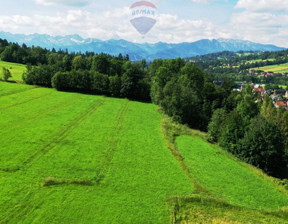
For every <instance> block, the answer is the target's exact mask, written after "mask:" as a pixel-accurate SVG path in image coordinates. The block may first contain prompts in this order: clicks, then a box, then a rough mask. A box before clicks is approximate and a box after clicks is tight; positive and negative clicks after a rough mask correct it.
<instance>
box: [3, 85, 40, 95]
mask: <svg viewBox="0 0 288 224" xmlns="http://www.w3.org/2000/svg"><path fill="white" fill-rule="evenodd" d="M19 85H20V84H19ZM37 88H39V87H38V86H33V87H31V88H28V89H21V90H17V91H13V92H9V93H4V94H0V97H4V96H10V95H14V94H17V93H23V92H26V91H29V90H33V89H37Z"/></svg>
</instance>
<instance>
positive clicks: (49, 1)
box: [35, 0, 90, 6]
mask: <svg viewBox="0 0 288 224" xmlns="http://www.w3.org/2000/svg"><path fill="white" fill-rule="evenodd" d="M89 1H90V0H35V2H36V3H38V4H39V5H45V6H50V5H57V4H62V5H69V6H84V5H87V4H88V3H89Z"/></svg>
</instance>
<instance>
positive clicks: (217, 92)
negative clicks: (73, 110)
mask: <svg viewBox="0 0 288 224" xmlns="http://www.w3.org/2000/svg"><path fill="white" fill-rule="evenodd" d="M279 54H281V52H280V53H279ZM286 54H287V52H286ZM0 57H1V59H2V60H3V61H8V62H17V63H23V64H27V71H26V72H25V73H24V74H23V80H24V82H25V83H26V84H30V85H38V86H44V87H53V88H55V89H57V90H59V91H71V92H81V93H88V94H97V95H105V96H112V97H120V98H128V99H131V100H138V101H144V102H152V103H154V104H157V105H159V106H160V107H161V109H162V110H163V112H164V113H166V114H167V115H169V116H170V117H172V118H173V119H174V120H175V121H177V122H179V123H182V124H187V125H188V126H189V127H191V128H193V129H198V130H201V131H206V132H208V134H207V136H208V137H207V138H208V140H209V141H210V142H212V143H219V145H220V146H222V147H223V148H224V149H225V150H227V151H228V152H230V153H232V154H234V155H236V156H237V157H238V158H240V159H241V160H243V161H245V162H248V163H250V164H252V165H254V166H256V167H259V168H261V169H262V170H263V171H264V172H266V173H267V174H269V175H272V176H275V177H279V178H288V176H287V173H288V172H287V164H288V159H287V149H288V111H287V110H285V109H284V108H281V107H280V108H279V109H277V110H276V108H275V107H274V105H273V103H272V101H271V99H270V98H269V97H268V96H267V97H262V96H261V95H260V94H259V93H256V92H255V91H254V90H253V87H252V86H251V85H249V84H247V85H246V86H245V88H244V90H243V91H241V92H236V91H233V86H234V83H233V78H232V79H223V82H222V84H221V85H220V86H219V85H215V84H214V83H213V80H214V79H215V77H217V76H219V74H220V75H222V76H221V77H222V78H223V77H224V76H223V74H225V73H223V69H222V70H219V71H218V70H215V69H214V72H215V74H211V70H210V71H208V72H207V68H210V67H211V65H209V63H215V62H209V61H208V62H201V61H198V62H194V61H192V62H191V61H187V60H184V59H180V58H177V59H168V60H162V59H156V60H154V61H152V62H149V63H148V62H146V61H145V60H142V61H139V62H135V63H132V62H131V61H130V60H129V56H128V55H126V56H123V55H122V54H119V55H118V56H111V55H106V54H95V53H93V52H85V53H79V52H78V53H75V52H72V53H69V52H68V51H63V50H59V51H56V50H55V49H53V50H51V51H50V50H47V49H42V48H40V47H34V46H32V47H27V46H26V45H25V44H23V45H22V46H20V45H18V44H17V43H8V41H7V40H0ZM251 57H252V58H253V56H251ZM258 57H259V55H258ZM263 57H264V56H263ZM229 60H236V59H229ZM237 60H238V59H237ZM285 60H286V59H285ZM205 63H206V64H205ZM207 63H208V64H207ZM207 66H208V67H207ZM240 67H241V65H240ZM218 72H219V73H218ZM238 73H239V72H238ZM286 84H287V83H286Z"/></svg>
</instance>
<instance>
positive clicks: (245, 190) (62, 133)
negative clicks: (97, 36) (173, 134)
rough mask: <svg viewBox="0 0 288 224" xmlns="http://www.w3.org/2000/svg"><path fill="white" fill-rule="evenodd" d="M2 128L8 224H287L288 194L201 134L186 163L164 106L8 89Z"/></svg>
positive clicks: (189, 142) (2, 197) (3, 93)
mask: <svg viewBox="0 0 288 224" xmlns="http://www.w3.org/2000/svg"><path fill="white" fill-rule="evenodd" d="M161 121H162V123H161ZM0 127H1V128H0V142H1V145H0V185H1V190H0V223H29V224H30V223H49V224H50V223H144V224H146V223H171V222H172V223H173V222H174V223H195V222H196V223H199V222H201V223H211V222H212V223H213V220H214V221H215V220H216V221H217V220H218V221H219V220H220V216H221V215H223V213H225V215H227V214H232V218H233V217H234V218H233V219H232V220H237V218H238V221H239V222H237V223H248V222H247V219H245V217H246V216H247V214H249V215H250V216H251V217H252V218H253V217H254V220H255V218H257V217H259V220H262V221H263V220H264V221H265V220H268V219H269V218H271V219H273V220H276V221H275V223H285V219H283V218H282V216H281V215H280V213H279V212H278V211H279V209H283V208H284V210H285V207H286V206H287V205H288V197H287V191H286V190H285V189H284V188H282V187H281V186H279V185H277V184H276V183H274V182H273V179H271V178H269V177H267V176H266V175H264V174H262V173H261V172H260V171H258V170H256V169H255V170H254V169H253V168H251V167H250V166H248V165H246V164H244V163H240V162H239V161H238V160H236V159H234V158H233V157H231V156H230V155H228V154H227V153H225V152H223V151H222V149H220V148H218V147H216V146H213V145H210V144H208V143H206V142H205V141H204V140H203V139H202V138H201V137H197V134H191V136H193V137H188V136H180V137H178V138H176V142H175V145H176V146H177V147H176V148H177V150H178V152H177V153H179V156H177V155H176V154H177V153H175V152H173V150H172V149H171V147H170V146H171V143H169V141H170V140H169V139H168V138H167V136H166V135H165V133H163V115H162V114H161V113H159V111H158V107H157V106H156V105H153V104H148V103H140V102H135V101H129V100H127V99H116V98H108V97H103V96H95V95H84V94H79V93H65V92H58V91H56V90H54V89H49V88H39V87H35V86H28V85H22V84H15V83H5V82H0ZM191 131H192V130H191ZM164 132H165V130H164ZM168 132H169V130H168ZM192 132H193V133H198V132H196V131H192ZM198 134H199V136H204V134H203V133H200V132H199V133H198ZM165 137H166V138H165ZM168 146H169V147H168ZM180 154H181V158H182V159H181V160H180V159H179V158H180ZM193 209H194V210H193ZM209 210H211V211H209ZM268 210H269V211H268ZM270 210H271V211H270ZM273 212H275V214H274V213H273ZM197 214H199V215H197ZM285 214H286V213H285V212H284V216H285ZM229 217H230V216H229ZM252 218H251V219H249V221H250V220H252V221H253V219H252ZM199 220H200V221H199ZM211 220H212V221H211ZM225 220H226V221H227V220H231V219H228V218H227V219H225ZM225 220H224V221H225ZM286 220H287V219H286ZM214 223H217V222H214ZM218 223H219V222H218ZM271 223H272V222H271ZM286 223H287V222H286Z"/></svg>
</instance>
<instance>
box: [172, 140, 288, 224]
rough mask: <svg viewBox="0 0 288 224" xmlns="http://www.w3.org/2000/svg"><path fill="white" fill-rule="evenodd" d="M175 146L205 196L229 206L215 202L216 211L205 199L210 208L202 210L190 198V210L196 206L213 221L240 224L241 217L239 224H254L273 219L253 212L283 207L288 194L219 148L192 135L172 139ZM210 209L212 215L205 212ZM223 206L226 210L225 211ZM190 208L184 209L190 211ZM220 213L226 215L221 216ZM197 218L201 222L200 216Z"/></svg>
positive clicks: (287, 200) (286, 203)
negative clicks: (219, 220)
mask: <svg viewBox="0 0 288 224" xmlns="http://www.w3.org/2000/svg"><path fill="white" fill-rule="evenodd" d="M176 145H177V149H178V150H179V152H180V154H181V156H182V157H183V161H184V163H185V165H186V166H187V167H188V168H189V172H190V173H191V175H192V176H193V178H195V180H196V181H197V182H198V183H199V184H200V186H201V187H203V189H204V190H205V191H206V192H207V194H208V195H209V194H210V195H211V196H212V197H214V198H216V199H217V200H223V202H224V203H227V204H229V206H227V204H226V205H225V204H224V205H222V206H219V205H221V203H218V208H217V206H215V204H217V203H216V202H213V200H212V202H213V203H212V202H211V200H205V202H206V203H207V204H208V205H207V206H208V207H210V208H209V209H204V208H205V206H203V205H201V204H200V205H199V203H198V205H195V203H196V204H197V200H195V198H194V199H193V197H192V198H190V200H188V203H187V204H189V203H190V208H191V209H194V211H195V207H197V206H198V207H199V209H200V210H202V211H201V212H202V213H204V214H205V213H206V215H208V214H209V213H210V218H212V219H214V218H215V220H216V218H217V217H218V218H220V217H222V218H223V217H224V216H225V217H226V218H225V219H227V218H228V219H227V220H229V217H230V218H231V217H232V219H233V217H234V219H235V218H236V220H234V221H240V220H241V219H240V217H241V218H242V222H241V223H251V220H252V221H253V220H254V221H256V220H257V219H256V217H258V223H265V222H264V221H265V220H266V218H270V219H271V217H274V216H273V215H271V214H266V215H265V213H264V214H263V213H261V212H260V213H257V212H256V213H255V212H253V209H260V210H262V211H265V210H266V211H267V210H273V209H274V210H277V209H281V208H285V207H286V208H287V205H288V195H287V191H286V190H285V189H284V188H282V187H281V186H278V185H276V184H275V183H274V182H273V181H272V179H271V178H269V177H266V176H265V175H263V174H262V173H261V172H260V171H258V170H256V169H254V168H252V167H249V166H248V165H246V164H244V163H241V162H239V161H237V160H236V159H235V158H233V157H232V156H230V155H228V154H227V153H226V152H224V151H223V150H222V149H220V148H218V147H216V146H213V145H211V144H209V143H206V142H205V141H204V140H203V139H201V138H200V137H196V136H195V137H189V136H180V137H178V138H177V139H176ZM193 204H194V205H193ZM213 204H214V206H213ZM183 205H184V206H183V207H185V206H187V205H186V203H183ZM192 205H193V206H192ZM230 205H231V206H230ZM188 207H189V206H188ZM192 207H194V208H192ZM211 207H215V210H214V215H211V214H213V212H212V213H211V211H210V212H209V210H210V209H212V208H211ZM227 207H230V208H229V209H227ZM240 207H241V209H240ZM223 208H225V209H223ZM191 209H190V210H189V209H188V210H189V211H190V212H191ZM230 209H231V211H230ZM251 209H252V210H251ZM196 210H197V209H196ZM228 211H229V212H228ZM185 213H187V211H185ZM224 213H227V214H226V215H223V214H224ZM228 213H229V214H230V215H228ZM280 213H281V212H280ZM202 216H203V214H202ZM203 217H205V215H204V216H203ZM203 217H202V218H203ZM237 217H238V219H237ZM261 217H262V218H261ZM198 218H200V219H201V216H199V217H198ZM225 219H224V221H225ZM270 219H269V220H270ZM227 220H226V221H227ZM263 220H264V221H263ZM267 220H268V219H267ZM267 220H266V221H267ZM272 220H273V219H272ZM275 220H276V221H275ZM275 220H274V221H275V222H273V223H288V221H287V222H286V221H285V219H281V218H280V219H279V220H281V222H278V221H279V220H278V219H275ZM277 220H278V221H277ZM286 220H287V219H286ZM222 221H223V220H222ZM270 223H271V222H270Z"/></svg>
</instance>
